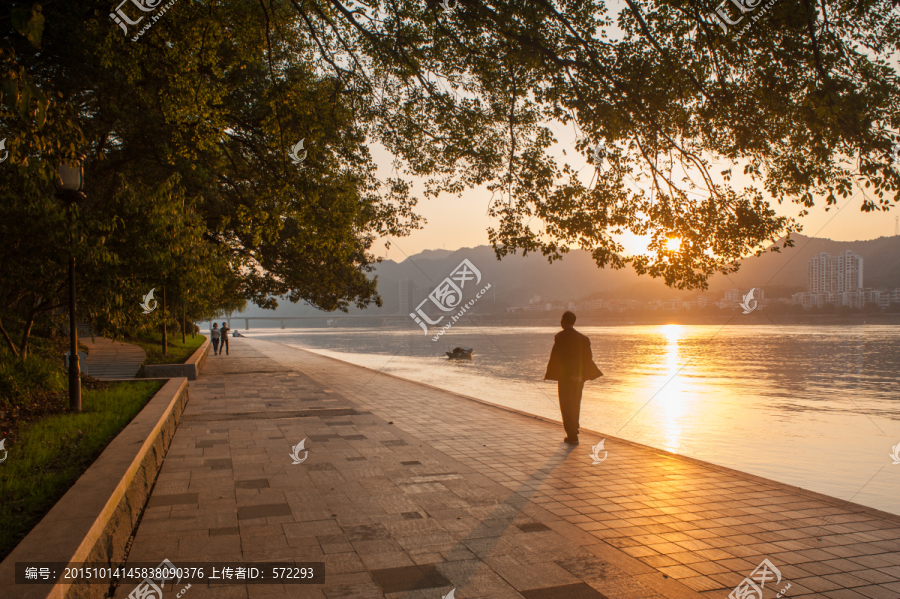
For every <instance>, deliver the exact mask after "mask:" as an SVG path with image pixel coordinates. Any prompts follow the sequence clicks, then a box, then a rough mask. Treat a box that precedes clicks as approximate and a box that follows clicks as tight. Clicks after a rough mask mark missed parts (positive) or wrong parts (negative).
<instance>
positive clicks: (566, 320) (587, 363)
mask: <svg viewBox="0 0 900 599" xmlns="http://www.w3.org/2000/svg"><path fill="white" fill-rule="evenodd" d="M559 324H560V325H561V326H562V329H563V330H562V331H560V332H559V333H557V334H556V337H555V338H554V342H553V350H552V351H551V352H550V362H549V363H548V364H547V373H546V374H545V375H544V380H550V381H558V385H557V387H558V389H559V411H560V412H561V413H562V419H563V428H565V429H566V438H565V442H566V443H570V444H572V445H577V444H578V420H579V417H580V415H581V392H582V390H583V389H584V382H585V381H593V380H594V379H596V378H600V377H601V376H603V373H602V372H600V369H599V368H597V365H596V364H594V358H593V355H592V354H591V340H590V339H588V338H587V337H586V336H585V335H582V334H581V333H579V332H578V331H576V330H575V313H574V312H568V311H567V312H563V315H562V320H560V323H559Z"/></svg>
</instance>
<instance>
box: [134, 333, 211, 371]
mask: <svg viewBox="0 0 900 599" xmlns="http://www.w3.org/2000/svg"><path fill="white" fill-rule="evenodd" d="M204 341H206V337H204V336H203V335H195V336H194V338H193V339H192V338H191V337H190V336H188V338H187V339H186V340H185V342H184V343H182V342H181V333H178V334H176V335H169V342H168V343H167V346H168V349H169V351H168V354H169V355H167V356H164V355H163V354H162V337H161V336H160V338H159V339H158V340H149V339H126V340H125V342H126V343H134V344H135V345H140V346H141V347H142V348H143V349H144V351H145V352H147V357H146V358H145V359H144V364H184V363H185V362H187V359H188V358H190V357H191V355H192V354H193V353H194V352H195V351H197V349H199V347H200V346H201V345H203V342H204Z"/></svg>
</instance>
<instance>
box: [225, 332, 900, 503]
mask: <svg viewBox="0 0 900 599" xmlns="http://www.w3.org/2000/svg"><path fill="white" fill-rule="evenodd" d="M558 330H559V329H556V328H549V327H481V328H480V329H479V328H476V327H462V326H459V327H454V328H453V329H450V330H449V331H448V332H447V334H445V335H444V336H443V337H441V339H440V340H439V341H438V342H432V341H431V337H430V336H428V337H426V336H425V335H424V334H423V333H422V332H421V331H420V330H418V329H417V330H416V331H410V330H399V329H390V328H379V329H286V330H277V329H257V330H252V331H241V332H242V334H245V335H248V336H250V337H254V338H259V339H266V340H269V341H276V342H279V343H283V344H286V345H290V346H294V347H300V348H303V349H307V350H311V351H314V352H317V353H319V354H322V355H326V356H331V357H334V358H338V359H340V360H344V361H347V362H351V363H353V364H359V365H361V366H366V367H368V368H373V369H375V370H381V371H383V372H387V373H390V374H393V375H396V376H400V377H404V378H407V379H411V380H414V381H420V382H423V383H428V384H429V385H434V386H436V387H440V388H443V389H448V390H451V391H455V392H458V393H462V394H465V395H469V396H472V397H477V398H479V399H483V400H487V401H490V402H493V403H496V404H500V405H504V406H509V407H513V408H517V409H519V410H523V411H527V412H531V413H534V414H539V415H541V416H547V417H550V418H554V419H556V420H559V419H560V416H559V409H558V404H557V400H556V385H555V383H550V382H542V381H541V378H542V376H543V374H544V368H545V366H546V363H547V357H548V356H549V354H550V348H551V347H552V345H553V335H554V334H555V333H556V332H557V331H558ZM579 330H580V331H581V332H582V333H584V334H586V335H588V336H589V337H590V338H591V342H592V347H593V351H594V358H595V361H596V362H597V364H598V366H600V369H601V370H602V371H603V373H604V375H605V376H603V377H602V378H600V379H599V380H597V381H594V382H589V383H587V385H586V386H585V391H584V401H583V403H582V411H581V414H582V416H581V424H582V427H584V428H588V429H592V430H595V431H599V432H601V433H602V434H606V435H610V436H614V437H620V438H624V439H629V440H631V441H635V442H638V443H643V444H645V445H649V446H651V447H657V448H661V449H665V450H668V451H671V452H675V453H678V454H682V455H686V456H690V457H694V458H698V459H701V460H706V461H709V462H712V463H715V464H720V465H723V466H728V467H730V468H735V469H737V470H741V471H744V472H749V473H752V474H756V475H759V476H764V477H766V478H771V479H774V480H777V481H781V482H783V483H787V484H790V485H795V486H799V487H803V488H805V489H810V490H813V491H818V492H820V493H825V494H827V495H831V496H834V497H839V498H841V499H846V500H852V501H854V502H857V503H861V504H863V505H868V506H871V507H875V508H878V509H881V510H885V511H888V512H892V513H895V514H900V493H898V492H897V490H898V483H900V464H893V463H892V462H893V460H892V459H891V457H890V454H891V452H892V446H894V445H898V444H900V412H898V408H900V343H898V342H900V328H898V327H891V326H833V327H810V326H781V327H775V326H730V327H727V326H726V327H720V326H682V325H663V326H620V327H585V328H579ZM457 345H459V346H467V347H473V348H475V360H474V361H472V362H457V361H454V362H451V361H448V360H447V358H446V356H445V355H444V354H443V352H444V351H445V350H448V349H452V348H453V347H455V346H457ZM562 436H563V434H562V430H560V437H562ZM606 449H607V450H609V451H611V452H612V451H615V445H614V443H611V442H607V443H606Z"/></svg>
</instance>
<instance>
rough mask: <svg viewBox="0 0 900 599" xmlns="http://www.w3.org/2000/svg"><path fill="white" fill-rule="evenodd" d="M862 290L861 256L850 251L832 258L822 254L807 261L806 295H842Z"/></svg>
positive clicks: (829, 255)
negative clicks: (807, 281)
mask: <svg viewBox="0 0 900 599" xmlns="http://www.w3.org/2000/svg"><path fill="white" fill-rule="evenodd" d="M862 288H863V259H862V256H860V255H859V254H856V253H854V252H852V251H850V250H847V251H845V252H844V253H842V254H837V255H836V256H832V255H831V254H826V253H825V252H822V253H820V254H816V255H815V256H813V258H812V259H811V260H810V261H809V283H808V285H807V293H843V292H845V291H859V290H860V289H862Z"/></svg>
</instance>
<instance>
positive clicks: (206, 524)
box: [116, 338, 900, 599]
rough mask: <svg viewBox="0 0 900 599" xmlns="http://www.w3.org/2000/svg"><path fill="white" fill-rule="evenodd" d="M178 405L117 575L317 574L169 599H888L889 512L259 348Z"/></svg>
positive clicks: (308, 356)
mask: <svg viewBox="0 0 900 599" xmlns="http://www.w3.org/2000/svg"><path fill="white" fill-rule="evenodd" d="M190 393H191V399H190V402H189V404H188V406H187V410H186V412H185V416H184V420H183V421H182V423H181V425H180V426H179V429H178V431H177V433H176V435H175V438H174V440H173V443H172V446H171V448H170V449H169V453H168V455H167V456H166V461H165V464H164V466H163V468H162V471H161V473H160V476H159V479H158V481H157V484H156V487H155V489H154V491H153V495H152V497H151V499H150V503H149V505H148V508H147V509H146V511H145V513H144V516H143V520H142V521H141V524H140V527H139V529H138V532H137V535H136V537H135V540H134V544H133V546H132V549H131V553H130V556H129V561H132V562H133V561H146V562H156V563H158V562H160V561H162V560H163V559H169V560H170V561H172V562H173V563H175V564H176V565H178V563H179V561H181V562H187V561H216V560H232V561H238V560H240V561H263V560H270V561H276V560H296V561H321V562H325V576H324V579H323V580H324V584H323V585H315V586H311V585H285V586H282V585H253V586H249V585H228V586H212V587H210V586H206V585H204V586H200V585H196V584H195V585H193V586H192V587H191V588H190V589H189V590H188V591H187V593H186V594H185V599H194V598H196V599H201V598H205V597H214V598H217V599H220V598H221V599H231V598H245V597H246V598H248V599H249V598H255V597H266V598H273V599H274V598H279V599H280V598H282V597H284V598H287V597H291V598H307V597H309V598H326V597H327V598H329V599H331V598H336V597H347V598H351V597H352V598H364V599H365V598H382V597H387V598H391V599H393V598H404V599H413V598H414V599H425V598H430V599H439V598H441V597H443V596H445V595H447V594H448V593H449V592H450V591H451V590H452V589H456V590H455V597H456V598H457V599H469V598H476V597H479V598H485V599H487V598H492V599H506V598H509V599H512V598H521V597H524V598H525V599H589V598H603V597H608V598H609V599H644V598H646V599H658V598H671V599H690V598H698V597H716V598H725V597H727V596H728V595H729V593H730V592H731V590H732V589H733V588H734V587H735V586H737V585H739V584H740V583H742V581H743V580H744V579H745V577H748V576H750V574H751V572H753V571H754V570H755V569H756V568H757V566H758V565H759V564H760V562H762V560H763V559H768V560H769V561H770V562H771V563H772V564H773V565H774V566H775V567H776V568H778V569H779V571H780V575H781V581H780V582H779V583H777V584H776V581H775V580H772V579H771V578H770V579H769V580H768V582H767V584H766V586H765V589H764V590H763V593H764V597H765V599H771V598H772V597H775V593H776V592H779V591H781V590H782V589H783V588H785V587H786V586H787V585H788V584H789V585H790V588H789V589H788V590H787V592H786V593H785V596H786V597H804V599H811V598H814V597H828V598H831V599H855V598H859V599H896V598H897V597H898V596H900V517H897V516H891V515H888V514H885V513H883V512H878V511H876V510H872V509H869V508H864V507H862V506H858V505H854V504H847V503H844V502H841V501H838V500H836V499H830V498H827V497H824V496H821V495H817V494H815V493H811V492H806V491H802V490H798V489H796V488H794V487H788V486H786V485H782V484H779V483H775V482H772V481H768V480H765V479H761V478H758V477H754V476H750V475H745V474H742V473H739V472H735V471H732V470H728V469H725V468H720V467H716V466H712V465H709V464H705V463H702V462H699V461H695V460H691V459H687V458H682V457H679V456H675V455H672V454H668V453H666V452H663V451H659V450H655V449H652V448H648V447H644V446H639V445H635V444H632V443H629V442H626V441H622V440H618V439H614V438H611V437H607V438H606V444H605V449H606V451H608V458H607V459H606V461H604V462H602V463H601V464H597V465H592V460H591V458H590V457H589V456H588V453H589V451H590V446H591V445H593V444H595V443H597V442H598V441H599V440H600V439H601V438H602V437H595V436H593V435H590V434H583V435H582V443H581V445H580V446H578V447H576V448H574V449H573V448H572V447H571V446H568V445H565V444H563V443H561V441H562V437H563V436H564V435H563V431H562V427H561V426H560V425H555V424H551V423H548V422H545V421H542V420H539V419H536V418H531V417H528V416H524V415H519V414H515V413H512V412H509V411H506V410H502V409H499V408H495V407H491V406H487V405H484V404H481V403H478V402H475V401H472V400H468V399H465V398H462V397H460V396H458V395H454V394H452V393H449V392H445V391H440V390H437V389H433V388H430V387H427V386H423V385H418V384H415V383H411V382H407V381H402V380H400V379H397V378H393V377H390V376H387V375H383V374H377V373H375V372H374V371H372V370H367V369H364V368H360V367H357V366H353V365H350V364H345V363H342V362H338V361H335V360H331V359H329V358H325V357H321V356H318V355H315V354H312V353H308V352H304V351H300V350H296V349H292V348H288V347H285V346H282V345H279V344H275V343H269V342H264V341H259V340H252V339H247V338H238V339H232V340H231V355H230V356H210V357H209V359H208V360H207V362H206V366H205V367H204V370H203V372H202V374H201V376H200V378H199V379H198V380H197V381H194V382H192V383H191V391H190ZM302 439H306V442H305V445H306V450H308V452H309V453H308V458H307V459H305V461H303V463H301V464H296V465H294V464H292V460H291V458H290V456H289V454H290V453H291V447H292V446H294V445H296V444H297V443H299V442H300V441H301V440H302ZM302 456H303V454H302V452H301V456H300V457H301V458H302ZM130 591H131V588H129V587H127V586H126V587H120V588H119V589H118V591H117V593H116V597H127V595H128V593H129V592H130ZM173 596H174V595H173ZM745 598H746V599H756V595H755V594H749V595H745Z"/></svg>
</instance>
